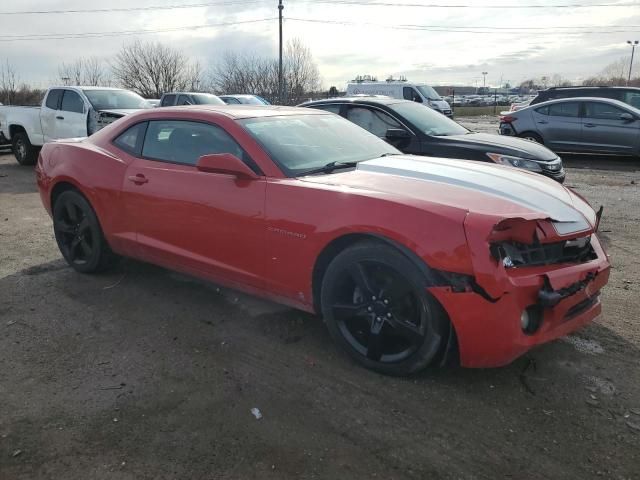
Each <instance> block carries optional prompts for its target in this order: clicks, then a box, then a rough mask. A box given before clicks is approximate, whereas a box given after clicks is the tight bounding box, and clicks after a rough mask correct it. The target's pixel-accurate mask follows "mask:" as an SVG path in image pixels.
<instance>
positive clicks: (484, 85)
mask: <svg viewBox="0 0 640 480" xmlns="http://www.w3.org/2000/svg"><path fill="white" fill-rule="evenodd" d="M488 73H489V72H482V94H483V95H486V94H487V74H488Z"/></svg>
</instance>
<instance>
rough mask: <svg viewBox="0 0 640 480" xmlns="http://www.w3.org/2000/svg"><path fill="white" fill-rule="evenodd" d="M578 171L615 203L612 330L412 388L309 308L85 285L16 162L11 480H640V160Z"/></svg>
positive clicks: (5, 384) (0, 321) (9, 199)
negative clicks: (369, 363) (338, 343)
mask: <svg viewBox="0 0 640 480" xmlns="http://www.w3.org/2000/svg"><path fill="white" fill-rule="evenodd" d="M487 128H489V127H487ZM492 128H493V127H492ZM568 165H569V167H568V169H567V170H568V176H567V183H568V184H569V185H570V186H572V187H573V188H576V189H577V191H578V192H579V193H581V194H582V195H583V196H585V197H587V198H588V199H589V200H590V201H591V202H592V203H593V205H595V206H598V205H600V204H603V205H604V206H605V214H604V218H603V223H602V225H601V229H602V232H603V236H604V237H605V241H606V244H607V248H608V252H609V253H610V255H611V257H612V262H613V265H614V270H613V271H612V275H611V281H610V284H609V286H608V287H607V288H606V289H605V290H604V294H603V297H604V314H603V316H602V317H601V318H600V319H599V320H598V321H597V322H595V323H594V324H593V325H591V326H589V327H587V328H586V329H584V330H582V331H580V332H578V333H577V334H575V335H573V336H571V337H569V338H567V339H564V340H560V341H557V342H553V343H551V344H548V345H545V346H543V347H541V348H538V349H536V350H534V351H532V352H530V354H528V355H527V356H526V357H524V358H521V359H519V360H517V361H516V362H515V363H513V364H512V365H510V366H509V367H506V368H501V369H493V370H464V369H450V370H444V371H434V370H432V371H427V372H425V373H423V374H421V375H419V376H417V377H414V378H410V379H395V378H387V377H383V376H380V375H377V374H374V373H371V372H368V371H366V370H363V369H362V368H359V367H357V366H355V365H354V364H353V363H352V362H351V361H349V359H348V358H347V357H346V356H345V355H343V354H342V353H340V352H339V351H337V350H336V348H335V347H334V345H333V344H332V342H331V341H330V339H329V336H328V334H327V332H326V331H325V328H324V327H323V324H322V322H321V320H320V319H318V318H316V317H313V316H310V315H307V314H304V313H300V312H298V311H295V310H291V309H288V308H284V307H281V306H279V305H275V304H271V303H268V302H264V301H261V300H257V299H255V298H252V297H248V296H245V295H241V294H238V293H236V292H234V291H230V290H226V289H219V288H218V287H216V286H215V285H210V284H205V283H202V282H200V281H196V280H193V279H190V278H188V277H185V276H182V275H178V274H174V273H171V272H169V271H165V270H163V269H160V268H156V267H153V266H150V265H145V264H141V263H137V262H134V261H124V262H122V263H121V264H120V266H119V267H118V268H117V269H116V270H115V271H112V272H110V273H108V274H104V275H98V276H83V275H80V274H77V273H74V272H73V271H72V270H71V269H70V268H68V267H67V266H66V265H65V263H64V262H63V261H62V260H61V257H60V255H59V253H58V250H57V248H56V245H55V242H54V239H53V235H52V229H51V221H50V219H49V217H48V216H47V214H46V213H45V211H44V209H43V208H42V206H41V204H40V199H39V197H38V194H37V191H36V187H35V184H34V178H33V171H32V169H31V168H26V167H20V166H18V165H17V164H16V163H15V161H14V160H13V157H12V156H10V155H4V156H0V366H1V367H2V368H0V479H2V480H5V479H6V480H9V479H11V480H13V479H40V478H47V479H49V478H51V479H65V480H71V479H118V480H126V479H154V480H156V479H253V478H255V479H261V480H262V479H270V478H273V479H289V478H291V479H293V478H295V479H312V478H329V479H341V478H362V479H371V478H380V479H404V478H409V479H440V478H444V479H448V478H452V479H454V478H455V479H485V478H486V479H497V478H513V479H549V478H553V479H561V478H580V479H586V478H611V479H635V478H640V456H639V455H638V452H639V451H640V350H639V348H640V325H639V323H638V317H637V312H638V311H639V310H640V297H639V296H638V292H640V275H639V272H640V260H639V256H638V253H637V252H638V251H640V229H639V227H638V221H639V217H640V213H639V212H640V193H639V192H640V190H639V188H640V187H639V186H638V185H637V183H638V182H640V163H639V162H631V161H624V160H617V161H616V160H613V161H610V160H597V159H589V158H588V159H577V160H575V159H574V160H570V161H569V162H568ZM593 167H596V168H593ZM489 334H491V332H489ZM254 407H255V408H258V409H260V411H261V412H262V415H263V417H262V419H260V420H256V418H254V416H253V415H252V414H251V412H250V410H251V409H252V408H254Z"/></svg>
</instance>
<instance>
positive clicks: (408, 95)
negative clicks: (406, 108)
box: [402, 87, 422, 103]
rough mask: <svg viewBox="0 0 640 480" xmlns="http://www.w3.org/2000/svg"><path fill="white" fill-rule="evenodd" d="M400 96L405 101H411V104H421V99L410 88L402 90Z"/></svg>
mask: <svg viewBox="0 0 640 480" xmlns="http://www.w3.org/2000/svg"><path fill="white" fill-rule="evenodd" d="M402 96H403V97H404V99H405V100H411V101H412V102H418V103H422V97H421V96H420V95H419V94H418V92H416V91H415V89H413V88H411V87H403V88H402Z"/></svg>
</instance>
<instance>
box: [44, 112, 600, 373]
mask: <svg viewBox="0 0 640 480" xmlns="http://www.w3.org/2000/svg"><path fill="white" fill-rule="evenodd" d="M414 105H415V104H414ZM415 106H416V107H419V108H423V109H425V110H427V108H425V107H424V106H421V105H415ZM434 114H435V113H434ZM438 115H439V114H438ZM442 118H444V117H442ZM36 178H37V182H38V188H39V190H40V197H41V199H42V201H43V203H44V206H45V208H46V209H47V211H48V212H49V213H50V215H51V216H52V218H53V231H54V234H55V239H56V242H57V244H58V246H59V248H60V252H61V254H62V256H63V257H64V259H65V260H66V261H67V263H68V264H69V265H70V266H71V267H72V268H74V269H75V270H77V271H79V272H82V273H92V272H97V271H99V270H101V269H104V268H106V267H108V266H109V264H110V263H112V262H113V260H114V256H115V255H116V254H119V255H125V256H130V257H135V258H138V259H140V260H143V261H148V262H151V263H155V264H158V265H162V266H164V267H167V268H173V269H176V270H179V271H182V272H186V273H189V274H192V275H195V276H198V277H202V278H205V279H209V280H212V281H215V282H217V283H220V284H224V285H228V286H231V287H233V288H239V289H242V290H245V291H247V292H251V293H254V294H258V295H261V296H263V297H266V298H270V299H273V300H276V301H278V302H280V303H285V304H287V305H291V306H294V307H296V308H300V309H302V310H305V311H308V312H315V313H318V314H322V316H323V317H324V320H325V322H326V324H327V327H328V330H329V332H330V334H331V335H332V337H333V338H334V339H335V341H336V342H337V343H338V345H340V347H342V348H343V349H344V350H345V351H346V352H347V353H349V354H350V355H351V356H352V357H353V358H354V359H355V360H356V361H358V362H359V363H361V364H362V365H364V366H365V367H367V368H371V369H374V370H376V371H379V372H383V373H386V374H395V375H406V374H410V373H413V372H416V371H418V370H421V369H423V368H425V367H426V366H428V365H442V364H447V363H460V364H462V365H463V366H468V367H495V366H500V365H505V364H508V363H509V362H511V361H512V360H513V359H515V358H517V357H518V356H520V355H522V354H524V353H525V352H526V351H528V350H529V349H530V348H532V347H534V346H535V345H538V344H541V343H545V342H548V341H550V340H552V339H555V338H558V337H561V336H564V335H567V334H569V333H570V332H572V331H574V330H576V329H578V328H580V327H582V326H584V325H585V324H587V323H588V322H590V321H591V320H593V319H594V318H595V317H596V316H597V315H598V314H599V313H600V311H601V303H600V290H601V289H602V288H603V287H604V286H605V284H606V283H607V280H608V276H609V271H610V265H609V261H608V259H607V256H606V254H605V253H604V251H603V249H602V247H601V245H600V241H599V239H598V236H597V235H596V229H597V225H598V220H599V216H598V215H597V214H596V213H595V212H594V211H593V209H592V208H591V207H590V206H589V205H588V204H587V203H586V202H585V201H584V200H582V198H581V197H579V196H578V195H576V194H574V193H572V192H571V191H570V190H568V189H566V188H564V187H562V186H561V185H559V184H557V183H555V182H549V181H548V180H547V179H545V178H542V177H541V176H539V175H534V174H531V173H529V172H522V171H517V170H515V169H512V168H505V167H503V166H499V165H491V164H482V163H477V162H461V161H451V160H446V159H428V158H418V157H415V156H410V155H402V154H401V152H399V151H398V150H396V149H395V148H393V147H392V146H391V145H389V144H388V143H386V142H384V141H383V140H381V139H379V138H377V137H376V136H374V135H371V134H370V133H368V132H367V131H365V130H364V129H362V128H359V127H357V126H356V125H354V124H353V123H351V122H348V121H346V120H345V119H343V118H340V117H339V116H337V115H332V114H330V113H327V112H323V111H320V110H314V109H300V108H287V107H268V106H267V107H255V108H251V107H244V108H238V107H230V106H226V107H218V106H213V105H207V106H201V107H199V108H197V109H194V108H185V107H182V108H181V107H175V108H172V109H162V108H159V109H152V110H149V111H146V112H138V113H136V114H133V115H131V116H129V117H128V118H125V119H123V120H122V121H120V122H118V123H117V124H115V125H113V126H112V127H111V128H106V129H103V130H102V131H100V132H98V133H96V134H95V135H93V136H91V137H89V138H88V139H85V140H82V141H64V142H60V143H56V144H55V145H54V144H51V143H50V144H46V145H45V146H44V148H43V149H42V153H41V156H40V160H39V162H38V165H37V167H36Z"/></svg>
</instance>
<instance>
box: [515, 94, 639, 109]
mask: <svg viewBox="0 0 640 480" xmlns="http://www.w3.org/2000/svg"><path fill="white" fill-rule="evenodd" d="M569 102H603V103H610V104H611V105H616V106H618V107H621V108H623V109H629V108H631V109H632V110H637V111H638V112H640V110H638V109H637V108H636V107H634V106H632V105H629V104H628V103H625V102H621V101H620V100H615V99H613V98H602V97H570V98H556V99H554V100H547V101H546V102H540V103H536V104H535V105H531V106H529V107H527V108H533V109H535V108H540V107H544V106H545V105H553V104H555V103H569ZM522 110H524V108H523V109H522ZM513 113H516V112H513Z"/></svg>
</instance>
